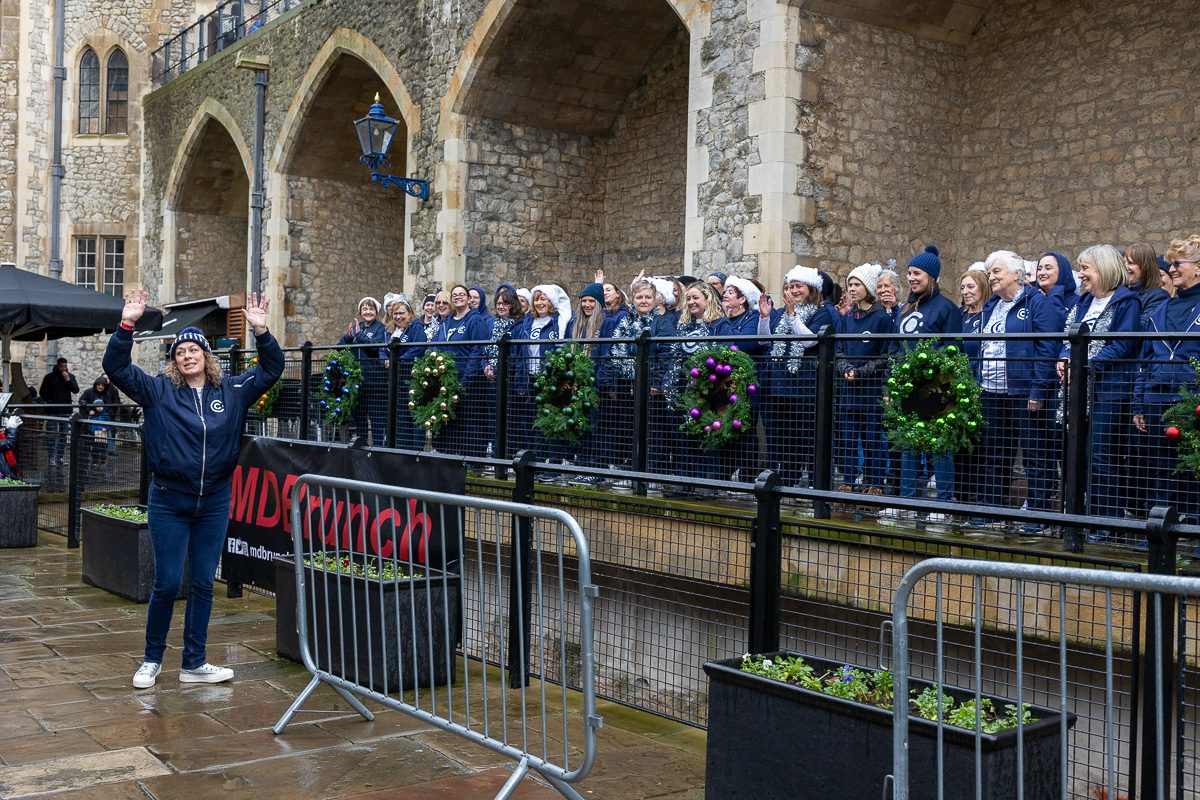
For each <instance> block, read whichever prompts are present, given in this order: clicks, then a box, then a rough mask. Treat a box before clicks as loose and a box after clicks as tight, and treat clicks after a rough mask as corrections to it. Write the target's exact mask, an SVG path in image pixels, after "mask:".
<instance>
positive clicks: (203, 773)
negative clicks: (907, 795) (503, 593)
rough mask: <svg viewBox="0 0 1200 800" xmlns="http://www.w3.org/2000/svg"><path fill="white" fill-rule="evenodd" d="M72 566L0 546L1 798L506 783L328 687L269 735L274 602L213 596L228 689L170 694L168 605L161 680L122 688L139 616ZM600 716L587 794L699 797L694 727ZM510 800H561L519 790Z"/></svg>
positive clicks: (450, 739)
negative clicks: (358, 709)
mask: <svg viewBox="0 0 1200 800" xmlns="http://www.w3.org/2000/svg"><path fill="white" fill-rule="evenodd" d="M79 559H80V551H78V550H75V551H70V550H67V548H66V540H65V539H64V538H62V537H59V536H55V535H52V534H45V533H43V534H42V535H41V539H40V543H39V545H38V547H36V548H30V549H22V550H4V551H0V800H8V799H9V798H24V797H30V796H33V795H37V796H38V797H39V798H68V797H69V798H71V800H134V799H135V798H136V800H145V799H146V798H156V799H157V800H167V799H168V798H170V799H173V798H187V799H188V800H205V798H220V799H221V800H238V798H253V799H254V800H270V799H271V798H320V799H321V800H324V799H325V798H357V799H358V800H368V798H369V799H370V800H384V798H388V799H389V800H421V799H422V798H456V800H458V799H461V800H469V799H470V798H491V797H493V796H494V795H495V794H496V792H497V791H498V790H499V788H500V787H501V786H502V785H503V783H504V781H505V780H506V779H507V777H508V774H509V771H510V769H511V763H510V762H508V761H507V760H506V759H504V758H502V757H500V756H498V755H496V754H494V753H492V752H491V751H489V750H486V749H484V748H482V747H479V746H477V745H474V744H472V743H469V742H467V741H465V740H462V739H459V738H457V737H455V736H453V735H451V734H448V733H445V732H442V731H438V730H435V729H433V728H430V727H429V726H428V725H425V724H424V723H421V722H418V721H416V720H414V719H412V718H410V717H407V716H405V715H403V714H399V713H397V712H394V711H388V710H381V709H376V708H375V707H374V706H372V705H371V704H368V706H369V707H371V708H372V710H374V711H375V712H376V715H377V716H376V719H375V721H374V722H366V721H364V720H363V719H362V718H360V717H359V716H357V715H356V714H354V713H353V712H351V711H350V710H349V709H348V707H347V706H346V704H345V702H344V701H342V700H341V698H339V697H338V696H337V695H336V694H334V693H333V692H332V691H330V690H329V689H328V688H327V687H323V688H322V689H321V690H319V691H318V692H317V693H316V694H315V695H314V697H313V699H312V700H310V701H309V703H308V704H307V705H306V708H311V709H324V711H321V712H319V713H312V714H309V713H305V714H302V715H301V716H300V717H299V718H298V719H299V720H300V721H298V722H294V723H293V724H292V725H290V726H289V727H288V728H287V730H286V731H284V733H283V734H282V735H280V736H275V735H274V734H272V733H271V730H270V726H271V725H273V724H274V723H275V722H276V720H277V719H278V718H279V716H280V714H281V713H282V711H283V709H285V708H287V706H288V705H289V704H290V702H291V700H292V699H293V698H294V697H295V695H296V694H298V693H299V692H300V690H301V689H302V688H303V687H304V685H305V684H306V683H307V682H308V673H307V672H305V671H304V669H303V668H302V667H300V666H298V665H296V664H293V663H291V662H289V661H285V660H280V659H277V658H276V657H275V619H274V615H275V605H274V602H275V601H274V600H273V599H270V598H263V597H259V596H256V595H250V594H247V595H246V596H245V597H243V598H241V599H237V600H229V599H225V598H224V597H222V596H221V595H222V594H223V591H222V590H221V587H220V586H219V585H218V587H217V589H218V592H217V594H218V596H217V599H216V601H215V602H214V606H213V617H212V624H211V626H210V628H209V642H208V657H209V660H210V661H211V662H212V663H214V664H226V665H229V666H231V667H233V669H234V670H235V673H236V677H235V678H234V680H233V681H232V682H231V683H227V684H221V685H215V686H199V687H188V688H183V687H181V686H180V684H179V682H178V679H177V675H178V666H179V650H180V647H181V645H182V642H181V636H180V625H179V623H180V621H181V618H182V615H183V604H182V601H181V602H180V604H179V606H178V607H177V613H176V624H175V626H174V629H173V630H172V634H171V638H170V639H169V640H168V645H169V647H168V651H167V657H166V660H165V667H164V671H163V673H162V674H161V675H160V676H159V679H158V683H157V685H156V686H155V687H154V688H152V689H148V690H145V691H137V690H135V689H134V688H133V687H132V684H131V683H130V679H131V677H132V675H133V673H134V671H135V670H136V669H137V667H138V665H139V664H140V662H141V651H142V646H143V636H142V630H143V626H144V623H145V613H146V607H145V606H144V605H137V604H134V603H130V602H128V601H125V600H122V599H120V598H118V597H115V596H113V595H110V594H107V593H105V592H103V591H101V590H99V589H95V588H93V587H90V586H87V585H85V584H84V583H83V582H82V580H81V579H80V560H79ZM460 675H461V672H460ZM460 680H461V678H460ZM576 705H578V703H576ZM598 711H599V713H600V714H602V715H603V716H604V718H605V725H604V728H603V729H601V731H600V734H599V752H598V756H597V759H596V765H595V767H594V768H593V770H592V773H591V775H590V776H589V777H588V778H587V779H586V780H584V781H583V782H582V783H580V784H579V786H578V787H577V789H578V790H579V792H580V793H581V794H582V795H583V796H584V797H585V798H589V799H590V798H596V799H597V800H601V799H602V798H603V799H605V800H607V799H608V798H612V800H624V799H625V798H630V799H632V798H651V797H653V798H674V799H677V800H700V798H702V797H703V789H702V785H703V782H704V742H705V737H704V732H703V731H701V730H698V729H695V728H691V727H688V726H685V725H682V724H679V723H675V722H669V721H666V720H663V719H660V718H658V717H655V716H652V715H649V714H645V713H642V712H638V711H633V710H630V709H627V708H624V707H622V706H617V705H614V704H610V703H604V702H600V703H599V704H598ZM570 713H577V712H570ZM515 796H516V797H519V798H553V797H560V795H559V794H558V793H557V792H554V791H553V790H551V789H549V788H547V787H546V786H544V785H539V784H538V783H536V782H535V781H533V780H530V779H526V780H525V781H524V782H523V784H522V786H521V790H520V791H518V792H517V793H516V795H515Z"/></svg>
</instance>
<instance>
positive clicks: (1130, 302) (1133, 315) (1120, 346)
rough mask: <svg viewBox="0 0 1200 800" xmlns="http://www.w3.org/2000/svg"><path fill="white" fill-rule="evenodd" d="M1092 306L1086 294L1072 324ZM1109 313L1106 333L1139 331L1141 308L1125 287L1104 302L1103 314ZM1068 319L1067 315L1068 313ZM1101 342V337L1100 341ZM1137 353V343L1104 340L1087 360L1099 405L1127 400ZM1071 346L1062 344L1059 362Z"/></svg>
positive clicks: (1081, 299)
mask: <svg viewBox="0 0 1200 800" xmlns="http://www.w3.org/2000/svg"><path fill="white" fill-rule="evenodd" d="M1091 305H1092V294H1091V292H1088V293H1087V294H1084V295H1083V296H1082V297H1080V298H1079V302H1078V303H1076V304H1075V306H1074V311H1075V321H1076V322H1080V321H1082V320H1083V317H1084V315H1085V314H1087V312H1088V308H1089V307H1090V306H1091ZM1108 309H1112V321H1111V322H1110V323H1109V327H1108V330H1109V331H1111V332H1113V333H1118V332H1125V331H1132V332H1138V331H1141V329H1142V323H1141V312H1142V308H1141V305H1140V304H1139V303H1138V299H1137V295H1135V294H1134V293H1133V292H1131V291H1129V288H1128V287H1125V286H1118V287H1117V290H1116V291H1115V292H1113V296H1112V299H1111V300H1109V301H1108V307H1107V308H1105V312H1107V311H1108ZM1068 318H1070V313H1069V312H1068ZM1101 338H1103V337H1101ZM1139 352H1141V343H1140V342H1136V341H1133V340H1132V339H1108V340H1105V344H1104V346H1103V347H1102V348H1100V352H1098V353H1097V354H1096V355H1095V357H1094V358H1091V359H1090V360H1089V363H1090V365H1091V375H1092V386H1093V396H1094V397H1095V398H1096V399H1097V400H1100V401H1102V402H1112V401H1116V400H1127V399H1129V397H1130V396H1131V395H1132V394H1133V378H1134V373H1135V370H1134V365H1133V363H1132V359H1133V358H1135V357H1136V356H1137V355H1138V353H1139ZM1070 355H1071V345H1070V343H1069V342H1064V343H1063V347H1062V350H1061V351H1060V353H1059V358H1069V357H1070Z"/></svg>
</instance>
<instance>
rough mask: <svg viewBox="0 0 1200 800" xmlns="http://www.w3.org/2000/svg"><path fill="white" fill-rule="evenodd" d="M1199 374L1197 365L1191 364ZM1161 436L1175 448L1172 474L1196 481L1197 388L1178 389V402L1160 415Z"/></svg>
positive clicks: (1199, 437)
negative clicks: (1189, 476) (1176, 446)
mask: <svg viewBox="0 0 1200 800" xmlns="http://www.w3.org/2000/svg"><path fill="white" fill-rule="evenodd" d="M1191 364H1192V369H1194V370H1196V371H1197V373H1198V374H1200V361H1197V360H1196V359H1194V358H1193V359H1192V360H1191ZM1162 422H1163V425H1164V428H1165V429H1164V430H1163V435H1164V436H1166V437H1167V439H1168V440H1170V441H1172V442H1175V443H1177V444H1178V445H1179V463H1178V464H1176V465H1175V471H1176V472H1179V473H1181V474H1184V475H1191V476H1195V477H1197V478H1200V385H1197V384H1193V385H1191V386H1184V387H1181V388H1180V390H1179V402H1177V403H1175V405H1173V406H1171V407H1170V408H1168V409H1167V410H1166V412H1165V413H1164V414H1163V415H1162Z"/></svg>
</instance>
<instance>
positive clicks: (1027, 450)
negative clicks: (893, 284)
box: [975, 250, 1059, 534]
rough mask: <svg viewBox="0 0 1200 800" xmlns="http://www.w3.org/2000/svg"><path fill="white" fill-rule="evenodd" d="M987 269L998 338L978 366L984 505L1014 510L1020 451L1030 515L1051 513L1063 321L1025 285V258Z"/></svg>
mask: <svg viewBox="0 0 1200 800" xmlns="http://www.w3.org/2000/svg"><path fill="white" fill-rule="evenodd" d="M985 263H986V265H987V276H988V285H989V287H990V290H991V292H993V294H992V296H991V297H990V299H989V300H988V301H987V302H986V303H984V305H983V311H982V320H983V332H984V333H986V334H990V335H992V336H994V337H995V338H989V339H984V340H983V341H982V342H981V346H980V353H979V359H978V360H977V361H976V362H975V369H976V375H977V377H978V378H979V384H980V387H981V388H982V389H983V392H982V394H981V396H980V403H981V404H982V406H983V418H984V421H985V423H986V425H985V426H984V429H983V439H982V441H981V442H980V444H979V446H978V450H979V462H980V464H981V465H982V466H983V467H984V474H983V476H982V477H983V479H984V480H983V498H982V500H983V503H985V504H987V505H995V506H1006V505H1008V501H1009V495H1010V485H1011V477H1012V468H1013V465H1014V461H1015V457H1016V453H1017V447H1018V446H1019V447H1020V448H1021V460H1022V463H1023V464H1024V466H1025V476H1026V485H1027V487H1028V489H1027V495H1026V503H1027V506H1028V510H1030V511H1046V510H1049V508H1050V503H1049V499H1050V494H1051V492H1052V491H1053V485H1054V477H1055V476H1054V472H1053V463H1054V462H1053V460H1052V457H1051V453H1050V452H1049V450H1048V445H1049V444H1050V443H1052V442H1053V438H1052V437H1051V435H1050V432H1051V430H1052V429H1053V426H1054V415H1053V411H1052V409H1051V407H1050V405H1049V399H1050V398H1051V397H1052V396H1053V395H1054V394H1055V385H1056V381H1055V374H1054V364H1055V360H1056V358H1057V355H1058V350H1059V341H1058V339H1057V338H1056V334H1057V333H1058V331H1057V330H1056V329H1055V327H1054V322H1055V314H1054V310H1053V309H1052V308H1051V307H1050V301H1049V300H1047V299H1046V297H1045V296H1044V295H1043V294H1042V293H1041V292H1039V291H1038V290H1037V289H1036V288H1034V287H1033V286H1030V285H1028V284H1026V283H1025V262H1024V260H1023V259H1022V258H1021V257H1020V256H1019V255H1017V254H1016V253H1014V252H1012V251H1010V250H998V251H996V252H994V253H992V254H991V255H989V256H988V257H987V260H986V261H985ZM1018 333H1037V334H1041V335H1042V338H1040V339H1037V340H1031V339H1013V338H1008V335H1009V334H1018ZM975 522H976V523H985V522H987V520H975ZM1041 529H1042V526H1041V525H1038V524H1035V523H1028V524H1026V526H1025V533H1027V534H1036V533H1039V532H1041Z"/></svg>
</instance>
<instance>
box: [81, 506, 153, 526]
mask: <svg viewBox="0 0 1200 800" xmlns="http://www.w3.org/2000/svg"><path fill="white" fill-rule="evenodd" d="M91 510H92V511H95V512H96V513H97V514H104V515H105V516H107V517H116V518H117V519H123V520H127V521H128V522H148V521H149V519H150V515H149V514H147V513H146V511H145V510H144V509H141V508H132V507H130V506H111V505H100V506H92V507H91Z"/></svg>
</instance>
